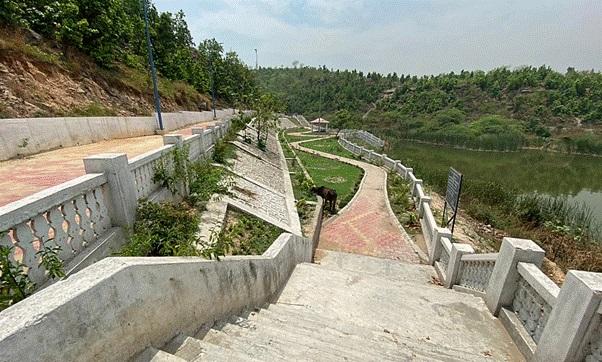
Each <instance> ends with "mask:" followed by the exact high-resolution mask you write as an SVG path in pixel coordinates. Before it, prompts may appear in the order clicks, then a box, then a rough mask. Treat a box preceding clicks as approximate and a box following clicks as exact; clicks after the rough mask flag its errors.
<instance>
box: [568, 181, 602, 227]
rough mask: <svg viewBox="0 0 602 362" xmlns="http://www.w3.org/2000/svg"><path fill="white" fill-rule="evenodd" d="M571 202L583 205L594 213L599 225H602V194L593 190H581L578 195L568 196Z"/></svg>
mask: <svg viewBox="0 0 602 362" xmlns="http://www.w3.org/2000/svg"><path fill="white" fill-rule="evenodd" d="M566 196H567V198H568V200H569V201H573V202H575V203H576V204H580V203H583V204H585V205H587V206H588V207H589V208H590V210H591V211H592V212H593V215H594V218H595V219H596V221H597V223H598V225H602V192H594V191H591V190H587V189H585V190H581V191H579V192H578V193H577V194H576V195H574V196H573V195H566Z"/></svg>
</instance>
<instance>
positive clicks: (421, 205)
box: [418, 196, 433, 218]
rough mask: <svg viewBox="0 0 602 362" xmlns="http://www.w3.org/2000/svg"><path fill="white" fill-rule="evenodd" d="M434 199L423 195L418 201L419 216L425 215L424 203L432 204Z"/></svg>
mask: <svg viewBox="0 0 602 362" xmlns="http://www.w3.org/2000/svg"><path fill="white" fill-rule="evenodd" d="M432 200H433V199H432V198H431V197H430V196H422V197H421V198H420V200H419V202H418V216H420V218H422V217H423V216H424V204H428V205H429V206H431V201H432Z"/></svg>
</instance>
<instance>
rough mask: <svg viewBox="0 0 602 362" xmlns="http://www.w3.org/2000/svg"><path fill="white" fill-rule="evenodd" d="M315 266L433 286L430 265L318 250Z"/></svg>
mask: <svg viewBox="0 0 602 362" xmlns="http://www.w3.org/2000/svg"><path fill="white" fill-rule="evenodd" d="M316 259H317V264H319V265H322V266H324V267H327V268H329V269H335V270H349V271H354V272H361V273H364V274H369V275H373V276H377V277H381V278H385V279H389V280H393V281H400V282H411V283H417V284H423V285H431V286H432V285H433V284H432V282H431V281H432V277H436V276H437V273H436V272H435V269H434V268H433V267H432V266H430V265H421V264H412V263H406V262H402V261H398V260H392V259H383V258H377V257H373V256H366V255H358V254H350V253H343V252H338V251H330V250H324V249H318V250H317V251H316Z"/></svg>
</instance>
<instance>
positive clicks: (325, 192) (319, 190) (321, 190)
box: [311, 186, 337, 213]
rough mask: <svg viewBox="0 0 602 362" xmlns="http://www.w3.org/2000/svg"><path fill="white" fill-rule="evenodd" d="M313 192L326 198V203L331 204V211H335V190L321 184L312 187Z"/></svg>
mask: <svg viewBox="0 0 602 362" xmlns="http://www.w3.org/2000/svg"><path fill="white" fill-rule="evenodd" d="M311 192H313V193H314V194H316V195H318V196H321V197H322V198H323V199H324V202H325V203H326V205H330V211H332V212H333V213H334V211H335V208H336V204H337V192H336V191H335V190H333V189H329V188H328V187H324V186H320V187H312V188H311Z"/></svg>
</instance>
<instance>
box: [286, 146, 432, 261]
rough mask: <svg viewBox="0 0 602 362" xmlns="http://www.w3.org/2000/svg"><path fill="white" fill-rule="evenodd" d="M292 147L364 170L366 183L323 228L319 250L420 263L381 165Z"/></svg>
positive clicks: (364, 181) (300, 147)
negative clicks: (390, 199) (389, 195)
mask: <svg viewBox="0 0 602 362" xmlns="http://www.w3.org/2000/svg"><path fill="white" fill-rule="evenodd" d="M303 142H308V141H300V142H294V143H292V146H293V147H294V148H297V149H301V150H303V151H307V152H311V153H313V154H317V155H320V156H322V157H327V158H331V159H337V160H342V161H344V162H347V163H350V164H352V165H356V166H358V167H361V168H362V169H363V170H364V172H365V176H364V180H363V182H362V184H361V186H360V189H359V191H358V193H357V194H356V196H355V197H354V198H353V200H352V201H351V202H350V203H349V204H348V205H347V206H346V207H345V208H343V209H342V210H340V211H339V214H338V215H336V216H334V217H333V218H331V219H329V220H328V221H327V222H326V223H325V224H324V226H323V227H322V232H321V234H320V242H319V244H318V249H326V250H334V251H342V252H347V253H353V254H363V255H370V256H375V257H380V258H387V259H394V260H401V261H405V262H410V263H420V257H419V256H418V252H417V250H418V248H417V247H416V245H415V244H414V243H413V241H412V240H411V239H410V237H409V236H408V235H407V233H406V232H405V230H403V228H402V227H401V226H400V225H399V223H398V222H397V219H396V217H395V215H393V213H392V211H391V209H390V207H389V205H388V199H387V191H386V190H387V182H386V176H387V174H386V172H385V170H383V169H382V168H380V167H378V166H374V165H371V164H369V163H366V162H363V161H359V160H352V159H348V158H344V157H340V156H335V155H332V154H329V153H324V152H319V151H315V150H311V149H309V148H306V147H303V146H301V145H300V143H303Z"/></svg>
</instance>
